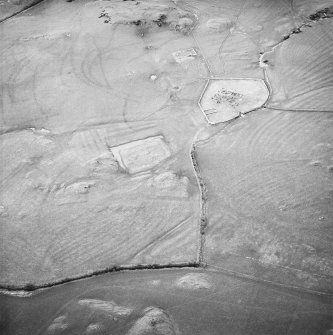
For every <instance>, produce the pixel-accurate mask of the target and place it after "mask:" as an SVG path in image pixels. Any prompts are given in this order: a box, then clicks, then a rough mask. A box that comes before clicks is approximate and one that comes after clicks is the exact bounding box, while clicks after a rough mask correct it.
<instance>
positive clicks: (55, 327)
mask: <svg viewBox="0 0 333 335" xmlns="http://www.w3.org/2000/svg"><path fill="white" fill-rule="evenodd" d="M66 328H68V324H67V322H66V316H65V315H61V316H58V317H57V318H55V319H54V320H53V322H52V323H51V325H50V326H49V327H48V328H47V334H56V333H57V332H60V333H61V332H62V331H63V330H65V329H66Z"/></svg>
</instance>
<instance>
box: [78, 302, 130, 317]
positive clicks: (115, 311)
mask: <svg viewBox="0 0 333 335" xmlns="http://www.w3.org/2000/svg"><path fill="white" fill-rule="evenodd" d="M78 304H79V305H81V306H86V307H89V308H91V309H93V310H97V311H100V312H105V313H107V314H109V315H110V316H112V317H121V316H122V317H124V316H128V315H130V314H131V313H132V311H133V309H132V308H129V307H124V306H118V305H117V304H116V303H115V302H114V301H104V300H97V299H83V300H79V301H78Z"/></svg>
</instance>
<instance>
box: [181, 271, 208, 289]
mask: <svg viewBox="0 0 333 335" xmlns="http://www.w3.org/2000/svg"><path fill="white" fill-rule="evenodd" d="M176 286H177V287H180V288H185V289H189V290H199V289H209V288H211V287H212V284H211V283H210V282H209V278H208V277H207V276H206V275H204V274H202V273H189V274H187V275H185V276H183V277H181V278H180V279H178V280H177V281H176Z"/></svg>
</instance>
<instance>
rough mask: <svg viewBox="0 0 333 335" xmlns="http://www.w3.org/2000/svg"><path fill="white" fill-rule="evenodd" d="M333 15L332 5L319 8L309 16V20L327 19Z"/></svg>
mask: <svg viewBox="0 0 333 335" xmlns="http://www.w3.org/2000/svg"><path fill="white" fill-rule="evenodd" d="M330 17H333V6H330V7H327V8H324V9H322V10H319V11H318V12H316V13H314V14H312V15H310V16H309V19H310V20H311V21H318V20H320V19H328V18H330Z"/></svg>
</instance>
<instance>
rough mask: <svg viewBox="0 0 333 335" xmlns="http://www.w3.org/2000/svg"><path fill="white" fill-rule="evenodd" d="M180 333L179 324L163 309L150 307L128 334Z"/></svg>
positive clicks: (164, 334)
mask: <svg viewBox="0 0 333 335" xmlns="http://www.w3.org/2000/svg"><path fill="white" fill-rule="evenodd" d="M148 334H155V335H180V331H179V329H178V326H177V324H176V323H175V321H174V320H173V318H172V317H171V316H170V315H168V314H167V313H166V312H165V311H164V310H163V309H161V308H158V307H148V308H146V309H145V310H144V315H143V316H142V317H141V318H140V319H138V320H137V321H136V322H135V324H134V325H133V327H132V328H131V329H130V330H129V331H128V333H127V335H148Z"/></svg>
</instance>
